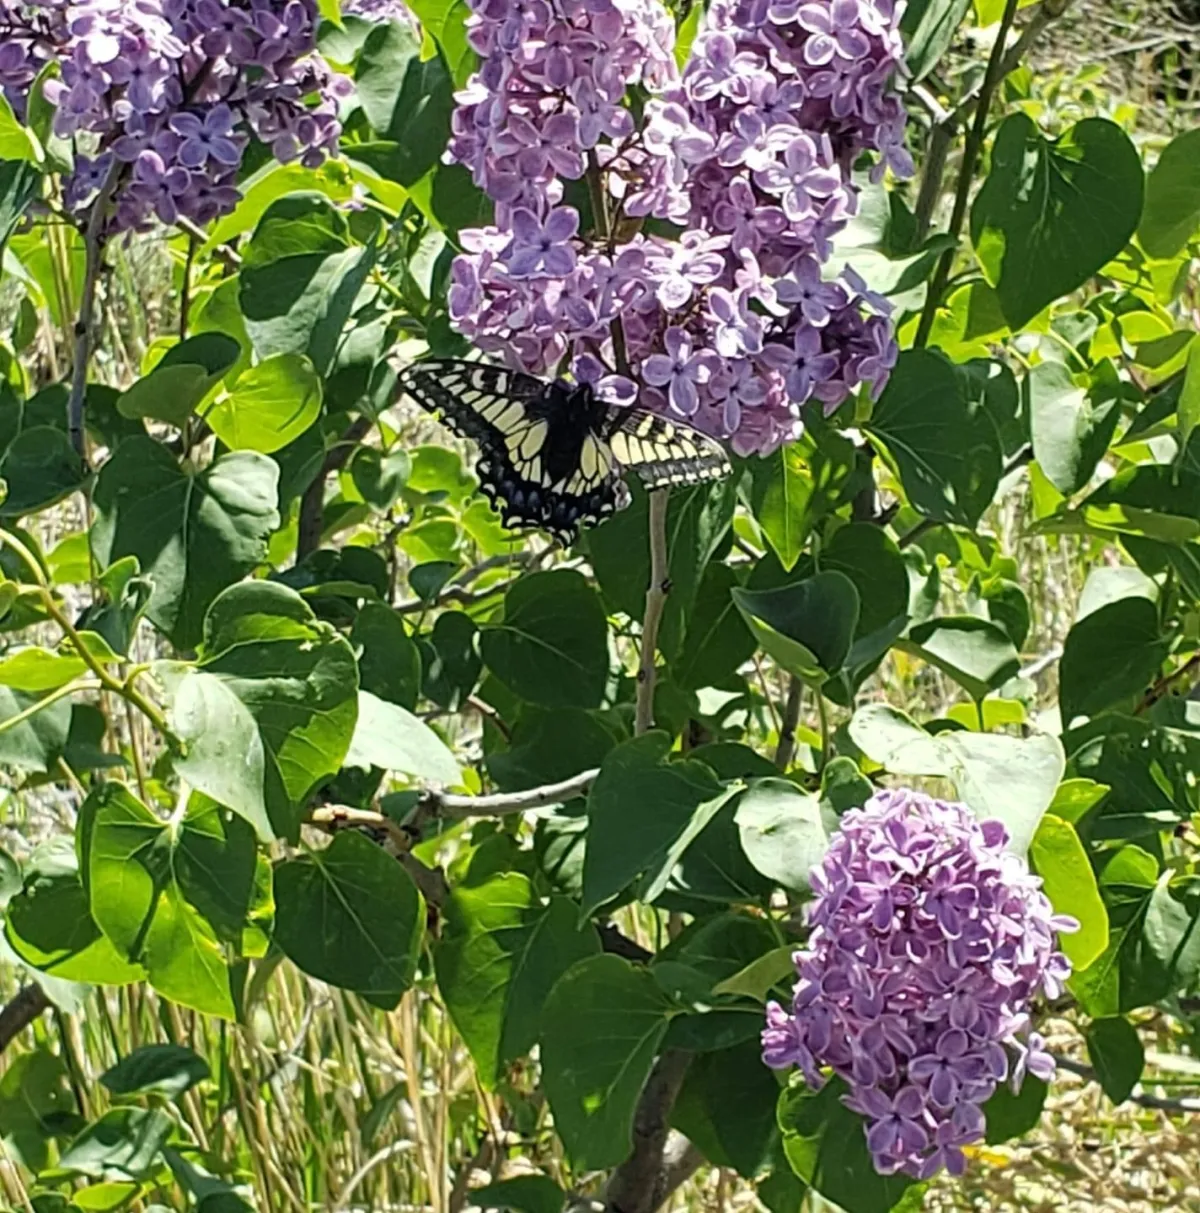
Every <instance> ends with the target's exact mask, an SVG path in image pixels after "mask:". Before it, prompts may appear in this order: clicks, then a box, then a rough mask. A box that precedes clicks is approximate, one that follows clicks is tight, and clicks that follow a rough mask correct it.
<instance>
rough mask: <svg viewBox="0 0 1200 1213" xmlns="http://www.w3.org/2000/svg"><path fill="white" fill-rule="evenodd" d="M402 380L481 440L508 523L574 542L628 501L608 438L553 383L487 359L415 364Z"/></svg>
mask: <svg viewBox="0 0 1200 1213" xmlns="http://www.w3.org/2000/svg"><path fill="white" fill-rule="evenodd" d="M400 386H401V387H402V389H403V390H404V391H405V392H407V393H408V395H410V396H411V397H412V398H413V399H414V400H416V402H417V403H418V404H420V405H421V406H422V407H423V408H425V409H428V410H429V411H430V412H432V413H436V414H438V415H439V416H440V417H441V418H442V419H443V420H444V421H445V423H446V424H447V425H448V426H449V427H450V428H451V429H452V430H454V432H455V433H457V434H460V435H461V436H463V437H465V438H470V439H472V440H473V441H475V442H477V443H478V444H479V460H478V462H477V464H476V472H477V473H478V475H479V482H480V488H481V489H482V491H483V492H484V494H485V495H486V496H487V497H488V499H489V500H491V501H492V503H493V504H498V506H499V508H500V510H501V513H502V514H503V517H504V521H505V523H506V525H514V524H515V525H521V526H534V527H542V528H543V529H545V530H547V531H549V532H551V534H553V535H555V536H557V537H558V538H559V539H560V540H562V541H563V542H564V543H571V542H573V541H574V539H575V536H576V535H577V534H578V531H579V527H580V525H590V524H591V523H594V522H597V521H599V520H600V519H601V518H603V517H605V516H606V515H608V514H611V513H612V512H613V511H614V510H616V509H619V508H620V507H621V506H622V505H623V504H625V497H624V488H625V486H624V485H623V484H622V483H621V481H620V477H619V473H618V471H617V468H616V466H615V465H614V463H613V459H612V456H611V453H610V452H609V451H608V448H607V444H606V443H604V442H603V441H601V440H600V439H599V436H598V435H596V434H595V433H593V432H592V430H591V428H590V426H589V424H588V418H587V417H586V416H585V415H584V414H583V413H582V412H581V411H580V410H578V409H573V408H571V407H570V406H565V407H564V406H563V404H562V402H561V401H559V400H557V399H556V398H555V396H554V385H553V384H550V383H546V382H544V381H543V380H541V379H537V378H535V377H534V376H533V375H526V374H523V373H522V372H520V371H509V370H506V369H504V368H503V367H496V366H489V365H488V364H486V363H480V362H460V361H456V360H451V359H437V360H430V361H427V362H419V363H415V364H414V365H413V366H410V367H408V368H407V369H406V370H405V371H404V372H403V373H402V374H401V376H400Z"/></svg>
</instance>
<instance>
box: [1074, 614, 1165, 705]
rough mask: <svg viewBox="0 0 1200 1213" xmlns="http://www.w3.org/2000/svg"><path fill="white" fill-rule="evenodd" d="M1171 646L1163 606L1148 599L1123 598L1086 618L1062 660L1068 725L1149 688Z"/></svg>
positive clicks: (1077, 627)
mask: <svg viewBox="0 0 1200 1213" xmlns="http://www.w3.org/2000/svg"><path fill="white" fill-rule="evenodd" d="M1169 649H1170V641H1169V640H1168V639H1167V638H1166V637H1164V636H1163V635H1162V633H1161V631H1160V629H1159V622H1158V608H1157V606H1156V605H1155V604H1154V603H1153V602H1150V601H1148V600H1147V599H1145V598H1141V597H1136V596H1135V597H1131V598H1122V599H1119V600H1118V601H1116V602H1110V603H1108V605H1107V606H1103V607H1101V608H1100V609H1099V610H1097V611H1093V612H1092V613H1091V614H1090V615H1087V616H1086V617H1085V618H1083V619H1081V620H1080V621H1079V622H1078V623H1076V624H1075V626H1074V627H1073V628H1072V629H1071V630H1070V631H1069V632H1068V633H1067V640H1066V644H1065V645H1064V646H1063V655H1062V661H1061V662H1060V663H1059V700H1060V704H1061V709H1062V719H1063V726H1064V727H1068V726H1069V725H1070V724H1071V722H1072V721H1073V720H1074V719H1075V718H1076V717H1077V716H1095V715H1096V714H1097V713H1099V712H1102V711H1104V709H1105V708H1111V707H1114V706H1117V705H1120V704H1121V703H1123V702H1125V701H1128V700H1130V699H1132V698H1133V696H1135V695H1137V694H1139V693H1140V692H1142V691H1144V690H1145V689H1146V687H1147V686H1148V685H1149V684H1150V683H1151V682H1152V681H1153V680H1154V678H1155V676H1156V675H1157V673H1158V670H1159V668H1160V667H1161V665H1162V663H1163V661H1164V659H1165V658H1166V656H1167V652H1168V651H1169Z"/></svg>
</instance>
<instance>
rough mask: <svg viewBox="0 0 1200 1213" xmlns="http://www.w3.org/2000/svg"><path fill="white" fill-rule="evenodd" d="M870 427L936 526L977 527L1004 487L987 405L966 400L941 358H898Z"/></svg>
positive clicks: (928, 354) (912, 353)
mask: <svg viewBox="0 0 1200 1213" xmlns="http://www.w3.org/2000/svg"><path fill="white" fill-rule="evenodd" d="M868 428H869V430H870V432H871V433H872V434H873V435H875V436H876V437H878V438H879V439H881V440H882V441H883V443H884V445H885V446H886V447H887V450H888V453H889V454H890V455H891V457H892V460H893V461H894V463H895V465H896V469H897V471H898V472H899V475H900V483H901V484H902V485H903V487H904V491H905V493H906V494H907V495H908V499H909V501H910V502H911V503H912V505H913V507H914V508H915V509H917V510H919V511H920V512H921V513H922V514H924V515H925V516H926V517H928V518H932V519H933V520H934V521H936V522H953V523H958V524H959V525H961V526H967V527H974V526H975V525H976V524H977V523H978V522H979V519H980V518H981V517H982V515H983V512H984V510H986V509H987V508H988V506H989V505H991V503H992V498H993V497H995V495H996V488H997V486H998V485H999V483H1000V441H999V437H998V435H997V432H996V426H995V423H994V422H993V421H992V418H991V414H990V413H989V412H988V410H987V407H986V405H985V404H984V403H983V402H982V401H981V400H980V399H979V398H978V397H968V396H964V393H963V383H962V382H961V381H960V378H959V376H958V375H957V374H956V373H955V369H954V367H953V366H952V365H951V364H950V363H949V362H948V361H947V360H946V359H945V358H944V357H943V356H942V355H941V354H939V353H937V352H935V351H930V350H908V351H906V352H905V353H903V354H901V355H900V361H899V362H898V363H897V365H896V369H895V370H894V371H893V372H892V376H891V378H890V379H889V380H888V385H887V387H886V388H885V389H884V392H883V395H882V396H881V397H880V398H879V401H878V403H877V404H876V405H875V410H874V412H873V413H872V415H871V420H870V422H869V423H868Z"/></svg>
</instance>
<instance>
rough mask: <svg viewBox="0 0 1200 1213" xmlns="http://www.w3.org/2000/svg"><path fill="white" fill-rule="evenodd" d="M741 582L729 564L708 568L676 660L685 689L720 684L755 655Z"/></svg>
mask: <svg viewBox="0 0 1200 1213" xmlns="http://www.w3.org/2000/svg"><path fill="white" fill-rule="evenodd" d="M738 584H739V582H738V578H737V574H736V573H734V571H733V570H732V569H731V568H730V567H729V566H728V565H725V564H710V565H709V566H708V568H706V569H705V570H704V576H703V577H702V578H701V580H700V588H699V590H698V591H697V593H696V602H695V605H694V606H693V607H692V610H691V611H690V612H689V613H688V616H687V624H686V630H685V631H684V636H683V645H682V646H681V648H680V650H679V655H678V656H677V657H676V659H675V661H674V662H673V663H672V675H673V677H674V681H675V682H676V684H677V685H678V686H680V687H683V688H684V689H685V690H696V689H698V688H700V687H707V686H717V685H719V684H720V683H721V682H723V681H724V680H725V679H726V678H727V677H729V675H731V674H733V673H734V672H735V671H736V670H737V668H738V667H739V666H740V665H741V664H742V663H743V662H745V661H748V660H749V659H750V658H751V657H752V656H753V655H754V649H755V643H754V637H753V635H752V634H751V633H750V630H749V628H747V626H746V623H745V620H744V619H743V618H742V615H741V613H740V611H739V610H738V608H737V604H736V603H735V602H734V600H733V594H732V591H733V590H734V589H735V588H736V587H737V586H738ZM906 584H907V582H906Z"/></svg>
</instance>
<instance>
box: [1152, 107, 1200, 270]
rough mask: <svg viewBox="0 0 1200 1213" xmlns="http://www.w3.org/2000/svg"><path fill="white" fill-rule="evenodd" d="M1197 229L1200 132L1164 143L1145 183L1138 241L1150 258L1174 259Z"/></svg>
mask: <svg viewBox="0 0 1200 1213" xmlns="http://www.w3.org/2000/svg"><path fill="white" fill-rule="evenodd" d="M1197 228H1200V130H1190V131H1184V132H1183V133H1182V134H1181V135H1177V136H1176V137H1175V138H1174V139H1172V140H1171V142H1170V143H1169V144H1167V146H1166V148H1165V149H1164V150H1163V153H1162V155H1161V156H1159V158H1158V163H1157V164H1156V165H1155V166H1154V169H1153V171H1152V172H1151V173H1150V177H1149V179H1148V180H1147V182H1146V206H1145V210H1144V211H1143V212H1142V222H1141V226H1140V227H1139V228H1138V239H1139V240H1140V241H1141V242H1142V248H1144V249H1145V250H1146V252H1147V253H1149V254H1150V256H1151V257H1161V258H1164V259H1165V258H1169V257H1175V256H1177V255H1178V254H1179V253H1181V252H1182V251H1183V248H1184V246H1185V245H1186V244H1187V242H1188V241H1189V240H1190V239H1191V238H1192V236H1193V235H1195V233H1196V230H1197Z"/></svg>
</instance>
